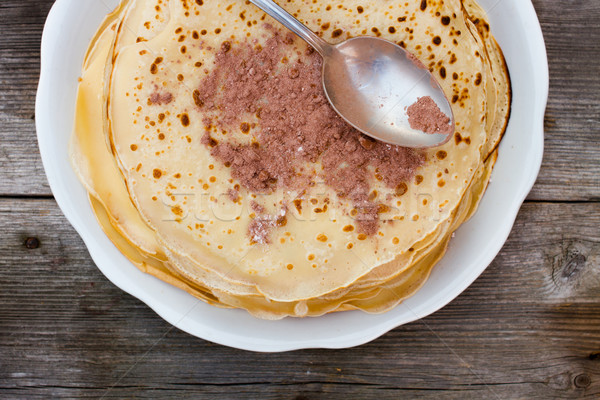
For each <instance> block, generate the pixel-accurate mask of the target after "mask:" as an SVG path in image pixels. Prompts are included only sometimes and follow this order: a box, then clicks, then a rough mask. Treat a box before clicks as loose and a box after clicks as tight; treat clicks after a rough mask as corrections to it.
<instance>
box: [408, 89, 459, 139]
mask: <svg viewBox="0 0 600 400" xmlns="http://www.w3.org/2000/svg"><path fill="white" fill-rule="evenodd" d="M406 115H408V124H409V125H410V127H411V128H413V129H417V130H420V131H423V132H425V133H442V134H445V135H449V134H451V133H452V126H451V125H450V118H448V116H447V115H446V114H444V113H443V112H442V110H440V108H439V107H438V105H437V104H435V101H433V99H432V98H431V97H429V96H423V97H419V98H418V99H417V102H416V103H414V104H412V105H410V106H408V108H407V109H406Z"/></svg>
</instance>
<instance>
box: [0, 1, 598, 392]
mask: <svg viewBox="0 0 600 400" xmlns="http://www.w3.org/2000/svg"><path fill="white" fill-rule="evenodd" d="M533 3H534V6H535V8H536V11H537V13H538V16H539V18H540V21H541V24H542V29H543V32H544V37H545V40H546V45H547V50H548V57H549V64H550V73H551V82H550V99H549V102H548V108H547V112H546V118H545V131H546V148H545V155H544V162H543V166H542V170H541V172H540V176H539V179H538V182H537V184H536V186H535V187H534V189H533V191H532V192H531V194H530V195H529V198H528V199H529V201H528V202H527V203H526V204H525V205H524V207H523V208H522V210H521V212H520V214H519V217H518V219H517V222H516V224H515V227H514V229H513V232H512V234H511V236H510V238H509V240H508V241H507V243H506V245H505V246H504V248H503V250H502V252H501V253H500V254H499V255H498V257H497V258H496V259H495V260H494V262H493V263H492V264H491V265H490V267H489V268H488V269H487V270H486V272H485V273H484V274H483V275H482V276H481V277H480V278H479V279H478V280H477V281H476V282H475V283H474V284H473V285H472V286H471V287H470V288H469V289H468V290H467V291H465V292H464V293H463V294H462V295H461V296H459V297H458V298H457V299H456V300H455V301H453V302H452V303H451V304H450V305H448V306H447V307H445V308H443V309H442V310H440V311H439V312H437V313H435V314H434V315H432V316H430V317H428V318H425V319H423V320H421V321H417V322H414V323H411V324H408V325H405V326H402V327H399V328H397V329H394V330H393V331H391V332H389V333H388V334H386V335H384V336H383V337H381V338H380V339H378V340H376V341H374V342H372V343H369V344H367V345H364V346H360V347H358V348H354V349H345V350H333V351H328V350H302V351H297V352H290V353H282V354H256V353H249V352H244V351H239V350H234V349H230V348H226V347H223V346H219V345H215V344H212V343H209V342H206V341H203V340H200V339H197V338H194V337H192V336H190V335H188V334H186V333H183V332H182V331H179V330H178V329H176V328H173V327H171V326H170V325H169V324H168V323H166V322H165V321H163V320H162V319H161V318H159V317H158V316H157V315H156V314H155V313H154V312H153V311H152V310H150V309H149V308H148V307H147V306H146V305H145V304H143V303H141V302H140V301H138V300H137V299H135V298H133V297H131V296H129V295H128V294H126V293H124V292H122V291H121V290H119V289H118V288H116V287H115V286H114V285H113V284H112V283H110V282H109V281H108V280H107V279H106V278H105V277H104V276H103V275H102V274H101V273H100V271H99V270H98V269H97V268H96V267H95V266H94V264H93V263H92V261H91V259H90V257H89V254H88V252H87V250H86V249H85V246H84V245H83V243H82V241H81V239H80V238H79V236H78V235H77V234H76V233H75V231H74V230H73V229H72V228H71V227H70V225H69V224H68V222H67V221H66V219H65V218H64V217H63V216H62V214H61V212H60V210H59V209H58V207H57V206H56V203H55V202H54V200H53V199H52V198H51V192H50V189H49V187H48V184H47V181H46V178H45V176H44V172H43V168H42V165H41V161H40V158H39V153H38V150H37V141H36V138H35V127H34V124H35V121H34V120H35V115H34V101H35V90H36V86H37V79H38V75H39V53H40V52H39V45H40V37H41V32H42V27H43V23H44V19H45V17H46V15H47V13H48V10H49V8H50V6H51V4H52V0H2V1H0V231H1V232H2V233H1V234H0V398H2V399H4V398H7V399H12V398H15V399H17V398H18V399H36V398H40V399H47V398H101V397H106V398H130V397H131V398H133V397H142V398H175V399H181V398H206V399H294V400H307V399H311V400H312V399H344V400H346V399H354V398H356V399H378V400H379V399H397V398H432V399H433V398H435V399H437V398H444V399H446V398H448V399H464V398H477V399H480V398H490V399H559V398H560V399H565V398H589V399H595V398H599V397H600V229H599V228H598V227H599V226H600V180H599V176H600V101H599V96H598V93H600V24H598V21H600V2H598V1H596V0H534V1H533ZM523 134H527V132H523ZM40 197H41V198H40ZM28 238H29V239H30V240H29V241H27V239H28ZM34 238H35V239H36V240H34Z"/></svg>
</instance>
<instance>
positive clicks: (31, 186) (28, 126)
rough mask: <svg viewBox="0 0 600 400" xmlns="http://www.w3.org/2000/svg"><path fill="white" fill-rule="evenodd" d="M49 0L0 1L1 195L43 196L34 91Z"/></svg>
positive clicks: (44, 183) (44, 186)
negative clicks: (36, 133) (36, 134)
mask: <svg viewBox="0 0 600 400" xmlns="http://www.w3.org/2000/svg"><path fill="white" fill-rule="evenodd" d="M52 3H53V1H12V0H11V1H7V0H3V1H2V2H0V143H1V144H0V195H1V194H20V195H25V194H27V195H48V194H50V188H49V186H48V183H47V181H46V176H45V174H44V169H43V167H42V163H41V160H40V155H39V151H38V149H37V139H36V136H35V121H34V118H35V112H34V109H35V91H36V89H37V83H38V78H39V72H40V67H39V63H40V40H41V36H42V28H43V23H44V21H45V18H46V15H47V14H48V10H49V9H50V6H51V5H52Z"/></svg>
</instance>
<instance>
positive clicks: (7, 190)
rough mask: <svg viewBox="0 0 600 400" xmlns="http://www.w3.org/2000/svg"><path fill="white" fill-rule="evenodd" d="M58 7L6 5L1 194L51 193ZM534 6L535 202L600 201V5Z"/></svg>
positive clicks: (0, 87)
mask: <svg viewBox="0 0 600 400" xmlns="http://www.w3.org/2000/svg"><path fill="white" fill-rule="evenodd" d="M51 4H52V0H3V1H2V2H1V3H0V142H1V143H2V145H1V146H0V195H14V194H19V195H23V194H28V195H49V194H50V189H49V187H48V184H47V182H46V178H45V176H44V173H43V169H42V166H41V163H40V159H39V154H38V151H37V141H36V139H35V127H34V121H33V117H34V97H35V89H36V86H37V78H38V74H39V41H40V37H41V31H42V26H43V23H44V19H45V16H46V14H47V11H48V9H49V7H50V5H51ZM534 5H535V7H536V9H537V11H538V14H539V18H540V20H541V22H542V27H543V31H544V36H545V38H546V45H547V48H548V56H549V63H550V73H551V90H550V101H549V104H548V110H547V113H546V152H545V157H544V164H543V168H542V171H541V173H540V177H539V180H538V183H537V185H536V186H535V188H534V190H533V192H532V193H531V194H530V196H529V199H531V200H554V201H556V200H569V201H575V200H580V201H588V200H598V199H600V134H599V133H600V103H599V101H598V95H597V93H599V92H600V63H599V62H597V59H598V57H599V56H598V54H600V26H599V24H598V23H597V21H599V20H600V3H599V2H597V1H595V0H580V1H578V2H577V3H576V5H574V4H573V2H572V1H567V0H534ZM565 14H568V17H566V16H565ZM582 27H585V29H582ZM593 59H595V60H596V61H592V60H593ZM523 134H527V132H523Z"/></svg>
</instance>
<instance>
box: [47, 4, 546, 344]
mask: <svg viewBox="0 0 600 400" xmlns="http://www.w3.org/2000/svg"><path fill="white" fill-rule="evenodd" d="M70 2H73V0H57V1H56V2H55V3H54V5H53V6H52V8H51V10H50V12H49V14H48V17H47V19H46V23H45V25H44V30H43V34H42V44H41V67H40V80H39V85H38V90H37V93H36V104H35V113H36V121H35V124H36V134H37V139H38V144H39V150H40V154H41V158H42V163H43V166H44V170H45V172H46V176H47V178H48V182H49V185H50V188H51V190H52V193H53V194H54V198H55V200H56V202H57V204H58V206H59V208H60V209H61V211H62V213H63V214H64V215H65V217H66V218H67V220H68V221H69V223H70V224H71V225H72V226H73V227H74V229H75V230H76V231H77V233H78V234H79V236H80V237H81V238H82V240H83V242H84V244H85V246H86V248H87V249H88V252H89V254H90V256H91V258H92V260H93V261H94V264H95V265H96V266H97V267H98V268H99V269H100V271H101V272H102V273H103V275H104V276H105V277H106V278H107V279H109V280H110V281H111V282H112V283H113V284H114V285H116V286H117V287H119V288H120V289H121V290H123V291H125V292H127V293H129V294H131V295H132V296H134V297H136V298H138V299H139V300H141V301H142V302H144V303H145V304H146V305H148V306H149V307H150V308H151V309H152V310H154V312H156V313H157V314H158V315H159V316H160V317H161V318H163V319H164V320H165V321H167V322H168V323H170V324H171V325H173V326H176V327H178V328H179V329H182V330H183V331H185V332H187V333H189V334H191V335H193V336H196V337H199V338H201V339H204V340H208V341H211V342H214V343H218V344H221V345H225V346H229V347H234V348H238V349H243V350H249V351H256V352H281V351H291V350H299V349H308V348H328V349H340V348H349V347H354V346H358V345H361V344H364V343H367V342H370V341H372V340H374V339H376V338H377V337H379V336H381V335H383V334H385V333H387V332H388V331H390V330H391V329H394V328H396V327H398V326H400V325H403V324H406V323H410V322H413V321H415V320H418V319H421V318H423V317H425V316H427V315H430V314H432V313H434V312H437V311H438V310H440V309H441V308H443V307H445V306H446V305H447V304H448V303H450V302H451V301H452V300H454V299H455V298H456V297H458V296H459V295H460V294H461V293H462V292H463V291H464V290H465V289H466V288H467V287H469V286H470V285H471V284H472V283H473V281H475V279H477V277H478V276H479V275H481V273H483V272H484V271H485V269H487V267H488V266H489V264H490V263H491V262H492V261H493V259H494V258H495V257H496V256H497V255H498V253H499V252H500V250H501V248H502V246H503V245H504V243H505V242H506V239H507V238H508V236H509V234H510V232H511V231H512V227H513V225H514V223H515V221H516V217H517V214H518V212H519V210H520V208H521V206H522V204H523V201H524V200H525V198H526V197H527V195H528V193H529V192H530V190H531V188H532V187H533V185H534V183H535V181H536V178H537V176H538V173H539V170H540V168H541V164H542V158H543V146H544V129H543V121H544V113H545V109H546V105H547V102H548V92H549V70H548V60H547V53H546V47H545V43H544V38H543V35H542V30H541V26H540V23H539V20H538V17H537V14H536V12H535V9H534V7H533V4H532V3H531V1H526V2H523V1H520V2H521V3H522V4H520V6H521V7H522V10H520V11H519V13H520V14H523V16H524V19H525V20H526V21H528V22H535V23H531V24H529V25H527V26H525V29H526V30H527V31H528V33H529V34H530V35H531V36H530V38H531V40H530V42H533V43H541V46H538V48H536V49H534V51H536V54H535V57H532V59H534V62H535V65H534V67H535V71H536V72H537V74H536V79H534V81H533V82H532V86H533V87H534V88H535V89H536V93H539V96H541V98H542V99H541V100H539V101H538V102H536V103H535V111H534V113H533V115H532V118H531V119H532V120H533V121H534V126H537V129H538V130H536V131H535V132H531V137H532V141H534V142H533V143H532V148H533V150H535V151H536V152H535V154H531V158H530V165H531V168H530V169H528V171H529V176H528V177H527V179H524V183H523V184H522V187H521V189H520V192H518V196H515V197H516V200H515V201H514V202H513V204H512V207H511V208H510V210H509V213H508V215H507V219H508V220H509V221H510V222H509V223H506V224H505V225H504V226H503V229H502V234H501V236H502V238H503V240H498V241H497V242H496V243H495V245H494V246H493V249H492V250H490V251H488V252H487V253H486V254H485V256H484V257H481V258H482V259H481V260H480V261H479V264H478V265H481V266H480V267H479V268H478V270H477V271H476V273H475V274H472V275H471V276H470V277H469V279H467V280H464V281H462V282H461V284H460V285H456V286H455V289H454V290H453V292H457V293H456V295H454V296H449V298H447V301H445V302H441V303H439V304H437V305H436V307H435V309H434V310H429V311H426V312H424V313H413V314H414V315H413V317H414V318H409V319H404V320H403V321H402V322H398V321H396V320H394V319H393V318H389V319H388V320H386V321H385V322H384V323H380V324H378V325H377V326H374V327H372V328H370V329H357V330H356V331H353V332H349V333H346V334H343V335H340V336H336V337H335V338H328V339H323V338H317V339H305V340H293V341H282V340H278V341H274V340H270V339H264V340H257V339H252V340H248V339H247V338H246V337H245V336H243V335H240V334H237V335H229V336H227V335H224V333H223V332H222V331H220V330H215V329H212V327H207V326H204V327H203V328H204V329H198V327H197V326H194V324H193V322H195V321H190V320H189V319H188V318H186V316H185V315H184V316H183V317H181V318H180V319H179V320H176V318H175V317H176V316H173V315H170V314H169V312H168V310H165V308H166V307H165V304H164V301H162V300H161V299H159V298H157V297H156V296H154V297H153V296H152V295H151V294H149V293H147V292H144V291H143V289H140V288H139V287H132V286H130V285H129V286H128V285H127V283H128V282H121V281H119V280H118V279H116V277H115V276H114V275H113V274H112V273H111V272H110V271H109V270H108V268H104V267H103V261H102V247H101V246H100V245H99V244H98V243H97V240H96V239H95V237H94V234H93V233H92V232H91V231H90V230H89V229H88V228H87V227H86V226H84V225H83V224H82V223H81V222H80V221H79V220H78V219H77V218H76V215H75V214H76V210H75V209H73V207H74V206H75V205H74V203H73V202H72V201H71V200H70V199H69V197H68V195H67V193H66V192H65V191H63V190H59V188H60V171H57V168H55V167H54V165H53V160H52V157H53V154H51V152H50V149H49V144H48V141H49V140H51V138H52V132H51V131H52V130H51V129H50V128H46V127H45V126H44V125H43V121H44V120H47V119H48V118H50V117H51V116H49V115H47V114H48V111H46V110H45V104H47V103H46V100H44V99H46V98H48V95H49V88H48V87H49V76H50V74H51V72H50V71H49V66H48V65H47V62H46V60H47V59H48V58H49V55H48V53H49V52H50V51H51V50H52V49H53V48H54V47H55V46H57V45H60V43H59V37H60V33H58V34H57V33H55V32H56V31H57V30H58V31H60V26H59V23H60V19H59V16H60V13H63V12H65V10H66V8H68V6H69V3H70ZM535 142H537V143H535ZM536 147H537V149H536ZM533 150H532V151H533ZM500 157H501V156H500ZM492 176H493V175H492ZM130 266H131V268H136V267H135V266H134V265H133V264H130ZM456 288H458V289H456ZM318 318H323V317H318Z"/></svg>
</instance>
